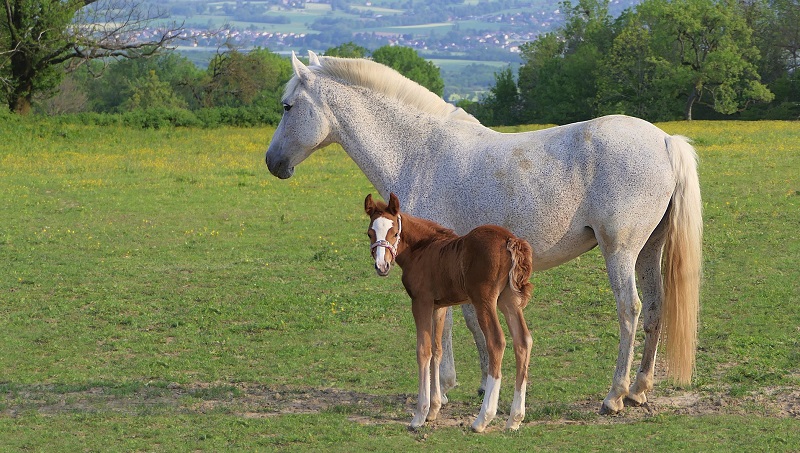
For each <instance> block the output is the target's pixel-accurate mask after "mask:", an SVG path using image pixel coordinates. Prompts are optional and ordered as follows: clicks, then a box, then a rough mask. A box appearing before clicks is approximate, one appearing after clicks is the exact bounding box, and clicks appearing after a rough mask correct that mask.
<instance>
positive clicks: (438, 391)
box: [427, 307, 447, 421]
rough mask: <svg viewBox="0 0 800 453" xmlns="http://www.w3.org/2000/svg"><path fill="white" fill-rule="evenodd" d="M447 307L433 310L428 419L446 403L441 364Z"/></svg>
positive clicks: (434, 416) (435, 414)
mask: <svg viewBox="0 0 800 453" xmlns="http://www.w3.org/2000/svg"><path fill="white" fill-rule="evenodd" d="M446 314H447V308H441V307H439V308H434V310H433V356H432V357H431V408H430V412H428V418H427V420H428V421H433V420H436V416H437V415H439V409H441V408H442V404H443V403H444V401H443V397H442V388H441V384H440V380H439V365H440V364H441V362H442V330H443V328H444V323H445V317H446V316H445V315H446Z"/></svg>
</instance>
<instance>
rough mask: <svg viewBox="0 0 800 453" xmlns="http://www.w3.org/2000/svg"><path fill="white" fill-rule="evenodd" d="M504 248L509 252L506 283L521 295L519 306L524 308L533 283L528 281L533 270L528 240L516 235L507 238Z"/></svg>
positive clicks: (529, 296) (531, 253)
mask: <svg viewBox="0 0 800 453" xmlns="http://www.w3.org/2000/svg"><path fill="white" fill-rule="evenodd" d="M506 248H507V249H508V251H509V253H511V270H509V271H508V284H509V285H510V286H511V289H513V290H514V291H516V292H518V293H520V294H521V295H522V300H521V306H520V308H525V306H526V305H528V301H529V300H530V298H531V292H532V291H533V285H532V284H531V282H530V279H531V272H533V251H532V250H531V245H530V244H528V241H526V240H525V239H521V238H516V237H511V238H508V241H506Z"/></svg>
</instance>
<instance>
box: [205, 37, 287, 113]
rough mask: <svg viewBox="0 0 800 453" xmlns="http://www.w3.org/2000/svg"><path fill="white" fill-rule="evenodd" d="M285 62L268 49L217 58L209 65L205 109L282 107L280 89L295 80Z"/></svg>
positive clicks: (218, 55) (232, 50)
mask: <svg viewBox="0 0 800 453" xmlns="http://www.w3.org/2000/svg"><path fill="white" fill-rule="evenodd" d="M292 74H293V72H292V65H291V63H290V62H289V60H287V59H286V58H283V57H281V56H279V55H277V54H274V53H272V52H270V51H269V50H267V49H255V50H252V51H250V52H248V53H242V52H239V51H237V50H235V49H231V50H229V51H227V52H223V53H220V54H217V55H216V56H215V57H214V58H213V59H212V60H211V63H210V64H209V65H208V71H207V80H206V81H205V83H204V84H203V86H202V93H201V94H200V96H201V99H202V104H203V106H205V107H240V106H247V105H262V106H274V108H276V109H278V108H281V107H280V105H281V104H280V96H281V87H282V86H283V85H284V84H285V83H286V82H287V81H288V80H289V79H290V78H291V77H292Z"/></svg>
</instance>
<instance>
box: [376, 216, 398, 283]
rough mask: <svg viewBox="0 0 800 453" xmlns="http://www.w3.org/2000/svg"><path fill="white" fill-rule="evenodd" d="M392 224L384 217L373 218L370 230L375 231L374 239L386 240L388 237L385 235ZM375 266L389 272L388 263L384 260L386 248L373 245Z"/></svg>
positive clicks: (382, 271)
mask: <svg viewBox="0 0 800 453" xmlns="http://www.w3.org/2000/svg"><path fill="white" fill-rule="evenodd" d="M392 225H394V222H392V221H391V220H389V219H387V218H386V217H378V218H377V219H375V221H374V222H372V231H374V232H375V240H376V241H380V240H381V239H383V240H385V241H388V240H389V238H387V237H386V235H387V234H389V230H390V229H391V228H392ZM389 242H391V241H389ZM375 267H376V268H377V269H378V271H380V272H381V273H383V274H386V273H387V272H389V263H388V262H387V261H386V248H384V247H375Z"/></svg>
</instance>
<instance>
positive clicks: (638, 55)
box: [597, 12, 686, 121]
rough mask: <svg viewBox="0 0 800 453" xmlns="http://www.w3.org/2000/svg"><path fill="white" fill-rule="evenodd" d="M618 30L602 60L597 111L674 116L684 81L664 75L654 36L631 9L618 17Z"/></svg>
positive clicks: (663, 117)
mask: <svg viewBox="0 0 800 453" xmlns="http://www.w3.org/2000/svg"><path fill="white" fill-rule="evenodd" d="M618 22H619V23H618V27H619V33H618V34H617V36H616V37H615V38H614V41H613V43H612V45H611V49H609V51H608V53H607V54H606V55H605V56H604V58H603V59H602V61H601V63H600V68H599V71H598V77H597V113H598V114H599V115H605V114H612V113H622V114H626V115H632V116H636V117H639V118H646V119H648V120H650V121H665V120H672V119H675V117H676V114H675V112H679V111H680V109H681V108H682V103H681V101H680V99H679V97H680V96H679V93H680V92H681V91H680V89H681V87H683V86H685V85H686V84H685V82H684V81H682V80H677V79H676V78H674V77H663V76H662V73H663V69H664V68H663V67H662V65H659V63H658V61H657V58H656V56H655V54H654V53H653V49H652V47H653V46H652V43H651V36H650V33H649V31H648V28H647V27H646V26H645V25H644V24H643V23H642V21H641V18H640V17H639V15H637V14H635V13H632V12H629V13H626V14H623V15H622V16H620V18H619V20H618Z"/></svg>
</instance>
